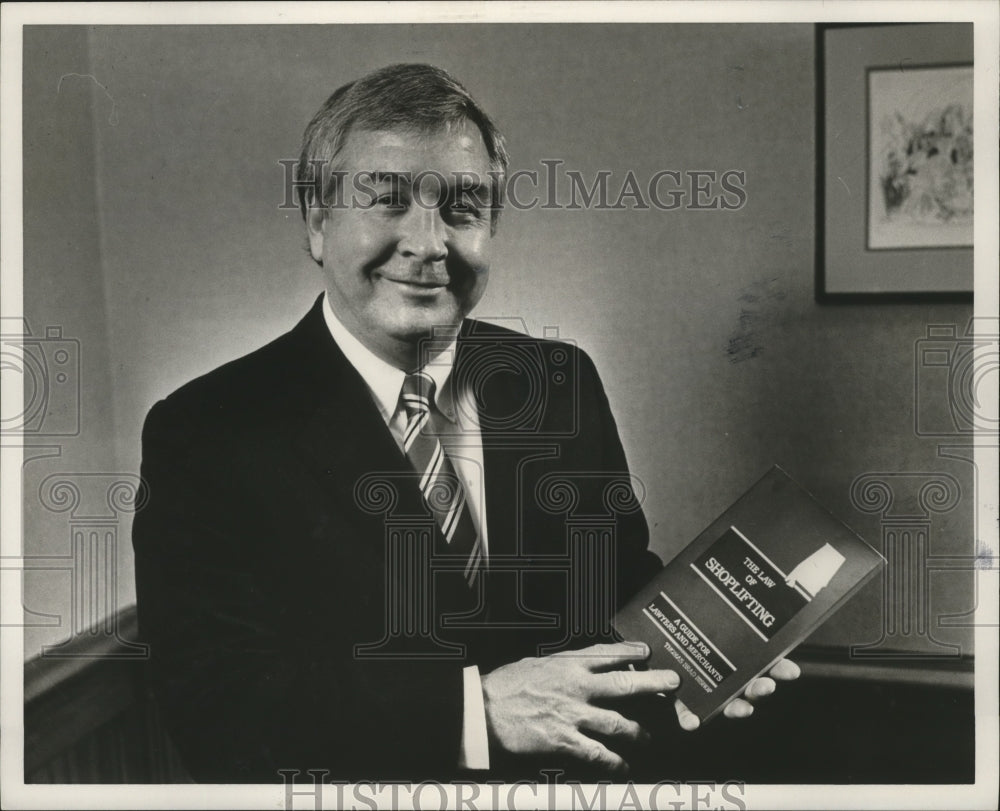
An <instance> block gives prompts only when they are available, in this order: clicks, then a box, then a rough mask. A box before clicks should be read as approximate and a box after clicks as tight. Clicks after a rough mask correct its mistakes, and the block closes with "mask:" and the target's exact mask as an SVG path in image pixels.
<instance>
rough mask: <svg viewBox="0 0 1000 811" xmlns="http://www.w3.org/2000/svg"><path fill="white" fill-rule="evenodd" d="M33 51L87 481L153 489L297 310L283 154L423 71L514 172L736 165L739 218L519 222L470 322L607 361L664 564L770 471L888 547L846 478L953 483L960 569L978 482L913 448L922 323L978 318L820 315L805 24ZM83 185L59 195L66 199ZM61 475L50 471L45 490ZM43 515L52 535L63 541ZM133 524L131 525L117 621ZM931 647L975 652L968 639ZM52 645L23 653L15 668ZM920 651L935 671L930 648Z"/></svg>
mask: <svg viewBox="0 0 1000 811" xmlns="http://www.w3.org/2000/svg"><path fill="white" fill-rule="evenodd" d="M36 36H37V37H38V45H37V48H36V51H35V56H34V57H33V59H32V60H30V61H29V60H26V73H27V74H30V76H29V77H28V78H26V86H27V84H28V83H30V86H31V87H32V89H33V92H32V93H31V94H28V93H26V99H27V98H33V107H32V109H31V111H30V115H29V110H28V109H27V108H26V113H25V115H26V125H25V126H26V133H28V132H32V133H33V132H36V131H37V132H43V133H44V132H48V133H49V134H48V135H46V136H44V137H47V138H48V139H49V140H48V141H46V142H45V143H46V144H47V145H48V146H47V147H46V149H48V150H50V151H51V153H52V165H51V167H50V168H49V170H48V171H47V172H45V171H43V170H42V169H41V168H40V167H39V166H38V164H37V163H31V164H29V163H27V158H26V171H28V172H29V174H28V176H27V177H28V179H29V182H27V183H26V211H27V210H28V208H27V204H28V203H29V202H30V203H31V205H32V208H31V211H33V212H51V211H58V212H60V216H59V224H58V226H57V231H59V232H61V233H65V240H66V241H67V242H68V243H69V244H70V245H71V246H73V247H72V249H71V250H60V248H59V243H57V242H55V241H53V236H52V231H51V229H41V228H36V226H33V227H32V229H29V230H28V233H27V234H26V236H27V241H28V243H29V247H31V248H32V250H33V251H35V253H34V254H33V255H34V257H35V258H34V259H33V260H32V261H31V262H30V263H29V264H28V265H27V266H26V270H25V277H26V285H27V288H26V289H27V292H26V297H27V299H28V302H27V303H26V310H27V311H28V312H30V313H32V317H33V318H34V319H36V320H37V321H38V323H42V322H45V323H50V322H51V323H63V324H65V328H66V330H67V332H71V333H72V334H75V335H78V336H80V337H81V340H84V338H85V339H86V341H85V342H86V348H87V352H88V357H89V358H91V361H90V362H91V363H92V365H91V366H88V367H87V370H88V371H87V377H86V380H85V382H86V384H87V386H86V390H87V392H88V397H89V398H90V399H91V401H96V400H98V399H101V401H102V402H103V404H104V405H103V407H102V408H100V409H96V408H94V409H91V410H89V411H87V421H86V423H85V432H84V435H83V436H82V437H81V439H80V440H79V441H76V442H75V443H73V448H74V453H78V454H79V457H78V458H80V459H85V460H86V461H87V464H88V465H89V466H90V468H92V469H95V470H104V469H119V470H123V471H129V470H131V471H134V470H137V468H138V461H139V456H138V449H139V443H138V437H139V432H140V428H141V424H142V419H143V416H144V413H145V411H146V410H147V409H148V408H149V406H150V405H151V404H152V403H153V402H154V401H155V400H156V399H157V398H159V397H162V396H164V395H165V394H167V393H168V392H169V391H171V390H172V389H174V388H175V387H176V386H178V385H179V384H181V383H183V382H184V381H185V380H187V379H190V378H191V377H193V376H195V375H197V374H200V373H203V372H206V371H208V370H209V369H211V368H213V367H215V366H217V365H218V364H219V363H221V362H223V361H225V360H227V359H230V358H232V357H235V356H237V355H240V354H243V353H245V352H246V351H249V350H250V349H252V348H254V347H256V346H259V345H261V344H263V343H265V342H266V341H268V340H269V339H270V338H271V337H273V336H275V335H276V334H278V333H279V332H280V331H283V330H284V329H286V328H288V327H289V326H291V325H292V324H293V323H294V322H295V321H296V320H297V318H298V317H299V316H300V315H301V314H302V313H303V312H304V311H305V310H306V308H307V307H308V306H309V304H310V303H311V301H312V299H313V298H314V296H315V295H316V293H317V292H318V290H319V289H320V280H319V275H318V273H317V271H316V269H315V267H314V266H313V265H312V263H311V261H309V260H308V258H307V256H306V255H305V253H304V251H303V234H302V226H301V222H300V219H299V215H298V213H297V212H296V211H288V210H283V209H281V208H280V204H281V202H282V200H283V199H284V189H283V175H282V168H281V167H280V165H279V164H278V161H279V160H280V159H282V158H294V157H295V156H296V154H297V151H298V146H299V138H300V136H301V131H302V129H303V127H304V125H305V123H306V122H307V121H308V119H309V117H310V116H311V115H312V113H313V112H314V111H315V109H316V108H317V107H318V106H319V104H321V103H322V101H323V100H324V99H325V98H326V96H327V95H328V94H329V92H331V91H332V90H333V89H334V88H335V87H337V86H339V85H340V84H341V83H343V82H344V81H347V80H348V79H350V78H353V77H356V76H358V75H360V74H362V73H364V72H365V71H367V70H369V69H372V68H374V67H377V66H380V65H382V64H385V63H387V62H390V61H430V62H434V63H436V64H439V65H441V66H442V67H445V68H447V69H449V70H451V71H453V72H454V73H455V75H456V76H458V77H459V78H460V79H461V80H462V81H463V82H464V83H465V84H466V85H467V86H468V87H469V88H470V90H471V91H472V92H473V93H474V94H475V95H476V96H477V97H478V98H479V99H480V101H481V102H482V103H483V104H484V106H485V107H486V108H487V109H489V110H490V111H491V112H492V113H493V114H494V115H495V118H496V119H497V121H498V122H499V123H500V125H501V127H502V128H503V129H504V130H505V132H506V134H507V137H508V140H509V143H510V145H511V152H512V164H513V167H514V168H525V169H536V170H541V169H543V167H542V166H541V165H540V161H541V160H543V159H558V160H562V161H564V166H563V167H562V168H563V169H566V168H569V169H575V170H579V171H581V172H583V174H584V176H585V177H587V178H593V177H594V176H595V175H596V173H597V171H599V170H601V169H608V170H610V171H612V172H613V177H614V178H617V179H618V180H612V182H611V187H612V188H613V189H616V190H617V188H618V185H616V184H620V178H622V177H623V176H624V173H625V172H627V171H628V170H629V169H632V170H634V171H635V173H636V175H637V176H638V177H640V178H648V177H649V176H651V175H652V174H653V173H654V172H656V171H658V170H660V169H673V170H680V171H685V170H692V169H704V170H716V171H717V172H723V171H726V170H730V169H736V170H742V171H744V172H745V173H746V183H745V189H746V195H747V200H746V205H745V206H743V207H742V208H741V209H740V210H738V211H726V212H724V211H691V210H683V209H679V210H676V211H657V210H648V211H593V210H591V211H566V210H532V211H517V210H508V211H506V212H505V214H504V218H503V222H502V224H501V229H500V232H499V234H498V236H497V242H498V244H497V246H496V257H495V260H494V265H493V268H494V269H493V272H492V274H491V282H490V289H489V291H488V293H487V296H486V298H485V299H484V300H483V302H482V303H481V304H480V306H479V309H478V314H480V315H484V316H495V317H502V318H511V317H515V318H521V319H523V321H524V322H525V324H526V326H527V328H528V330H529V331H530V332H532V333H533V334H540V333H541V331H542V329H543V328H544V327H546V326H557V327H558V328H559V331H560V335H561V336H562V337H564V338H567V339H572V340H575V341H577V342H578V343H579V344H580V345H581V346H583V347H584V348H586V349H587V350H588V352H590V354H591V355H592V356H593V358H594V359H595V361H596V363H597V365H598V368H599V369H600V370H601V373H602V376H603V378H604V382H605V385H606V388H607V390H608V392H609V397H610V399H611V403H612V407H613V409H614V411H615V413H616V415H617V418H618V421H619V427H620V430H621V433H622V435H623V439H624V442H625V445H626V450H627V452H628V455H629V459H630V463H631V465H632V468H633V471H634V473H635V474H636V475H637V476H639V477H640V478H641V479H642V480H643V482H644V483H645V485H646V488H647V491H648V500H647V505H646V506H647V514H648V517H649V519H650V523H651V525H652V526H653V528H654V545H655V548H656V550H657V551H658V552H659V553H660V554H661V555H662V556H664V557H669V556H670V555H672V554H673V553H674V552H676V551H677V550H678V549H679V548H680V546H681V545H683V543H685V542H686V541H687V540H689V539H690V538H692V537H693V536H694V535H695V534H696V533H697V532H698V531H699V530H700V529H701V528H703V527H704V526H705V525H706V524H707V523H709V521H710V520H711V519H712V518H714V517H715V516H716V515H717V514H718V513H719V512H720V511H721V510H722V509H723V508H724V507H726V506H727V505H728V504H729V503H730V502H731V501H732V500H733V499H734V498H735V497H736V496H738V495H739V494H740V493H741V492H742V491H743V490H744V489H745V488H746V487H747V486H748V485H749V484H750V483H752V482H753V481H754V480H755V479H756V478H757V477H758V476H759V475H761V474H762V473H763V472H764V471H765V470H766V469H767V468H768V467H769V466H770V465H771V464H772V463H780V464H781V465H783V466H784V467H785V468H786V469H787V470H788V471H789V472H791V473H792V474H793V475H794V476H796V477H797V478H798V479H799V480H800V481H801V482H802V483H803V484H804V485H805V486H807V487H808V488H809V489H811V490H812V491H813V492H814V493H815V494H816V495H817V496H818V497H819V498H820V499H821V500H822V501H824V502H825V503H826V504H827V505H828V506H829V507H830V508H831V509H832V510H833V511H834V512H836V513H838V514H839V515H841V516H842V517H844V518H845V519H846V520H847V521H848V522H849V523H851V524H852V525H853V526H855V528H856V529H857V530H859V531H861V532H862V533H863V534H865V535H866V536H868V537H869V538H870V539H871V540H872V541H873V543H875V544H876V545H878V544H879V542H880V526H879V520H878V516H873V515H868V514H864V513H861V512H859V511H858V510H857V509H855V507H854V506H852V503H851V499H850V493H849V488H850V485H851V482H852V481H853V480H854V478H855V477H856V476H858V475H860V474H863V473H866V472H875V471H885V472H899V471H942V472H947V473H950V474H952V475H954V476H955V477H957V479H958V481H959V482H960V484H961V486H962V488H963V500H962V503H961V505H960V507H959V508H957V509H955V510H953V511H951V512H949V513H947V514H945V515H940V516H936V517H935V518H934V523H933V526H932V537H931V552H932V554H945V553H947V554H963V555H968V554H971V552H972V543H971V538H972V532H973V530H972V527H971V523H972V504H973V501H972V479H971V467H970V466H969V465H967V464H964V463H962V462H953V461H948V460H943V459H941V458H939V457H938V456H937V447H936V444H935V443H934V442H933V441H931V440H928V439H921V438H918V437H916V436H915V434H914V430H913V399H914V394H913V392H914V373H915V372H914V345H915V341H917V340H918V339H920V338H921V337H922V336H923V335H925V333H926V330H927V326H928V325H929V324H942V323H944V324H957V325H958V326H959V329H962V328H964V325H965V323H966V322H967V321H968V319H969V317H970V316H971V306H969V305H963V304H891V305H889V304H864V305H837V306H832V305H820V304H817V303H816V302H815V300H814V250H815V242H814V211H815V209H814V205H815V201H814V197H815V184H814V172H815V161H816V155H815V150H814V126H815V124H814V119H815V106H814V105H815V73H814V62H815V46H814V32H813V27H812V26H810V25H786V26H764V25H761V26H701V25H699V26H674V27H664V26H653V25H647V26H629V25H616V26H605V27H601V26H562V25H559V26H556V25H544V26H543V25H539V26H535V27H528V26H520V25H506V26H492V27H489V28H487V27H476V26H463V25H450V26H437V27H424V26H379V27H356V26H355V27H344V28H328V27H318V26H317V27H298V26H294V27H290V26H289V27H276V28H262V27H251V26H247V27H239V28H235V27H234V28H226V29H209V28H198V27H172V28H156V29H154V28H138V27H137V28H129V29H125V28H115V27H102V28H93V29H90V30H89V31H88V32H87V33H86V46H85V47H83V45H82V44H81V40H80V32H71V33H70V34H66V33H65V32H39V33H38V34H37V35H36ZM64 41H71V42H72V44H73V49H72V50H64V49H62V48H60V47H59V44H60V43H61V42H64ZM38 48H41V49H42V50H41V51H39V50H38ZM67 71H76V72H78V73H81V74H92V75H93V76H94V77H95V79H96V81H98V82H100V84H101V85H103V86H104V87H105V88H106V89H107V94H105V93H103V92H101V91H100V89H99V88H97V87H96V85H92V86H91V88H90V91H89V95H88V96H87V97H86V100H88V104H89V107H87V106H86V105H84V106H85V109H82V110H80V111H78V112H75V113H74V112H73V110H75V109H76V108H75V107H71V106H70V105H79V104H81V101H80V98H79V97H75V98H69V97H66V96H65V90H66V86H65V84H64V88H63V91H64V92H63V94H60V95H56V93H55V87H56V82H57V80H58V77H59V76H60V75H62V73H64V72H67ZM73 87H74V90H75V92H76V93H81V92H84V91H83V88H81V87H80V86H78V85H74V86H73ZM67 108H68V109H69V111H67ZM46 127H49V128H50V129H49V130H46ZM53 127H54V128H56V129H55V130H53V129H51V128H53ZM56 133H58V134H56ZM91 153H93V154H91ZM78 163H82V164H83V165H84V168H81V166H80V165H78ZM87 165H93V166H94V167H95V168H94V169H93V172H94V174H93V176H91V175H86V171H88V170H86V169H85V166H87ZM77 172H84V176H83V177H76V178H75V179H76V180H77V181H78V182H79V184H80V185H79V186H78V187H74V188H72V189H71V190H72V191H73V195H71V196H70V197H69V198H67V195H66V191H67V188H66V184H65V183H63V182H52V183H50V182H48V181H49V180H57V181H58V180H59V179H64V178H66V177H67V173H77ZM42 179H44V181H45V182H42ZM77 193H79V194H80V195H83V196H82V197H80V196H77ZM95 195H96V200H97V202H96V208H97V212H96V219H95V218H94V215H93V214H92V213H91V212H90V207H91V206H92V205H94V202H93V199H92V198H94V197H95ZM31 219H32V220H33V221H34V222H35V223H36V225H37V222H38V220H35V218H34V217H32V218H31ZM942 394H943V393H942ZM74 458H77V457H74ZM65 464H66V458H65V457H64V458H63V459H60V460H58V461H56V460H43V461H40V462H36V463H34V468H33V471H34V472H32V473H31V474H30V475H31V476H35V477H40V476H41V475H42V474H43V473H47V472H49V471H51V470H56V469H60V470H61V469H63V467H65ZM106 466H110V468H108V467H106ZM29 478H30V476H29ZM28 492H30V491H28ZM26 509H27V512H28V515H29V517H31V516H32V515H34V516H36V518H35V523H34V526H35V527H40V526H42V525H43V524H46V525H51V524H52V515H51V514H50V512H46V511H44V510H40V509H39V508H38V507H37V506H34V505H33V504H31V503H29V504H28V505H26ZM62 520H63V522H64V523H65V517H64V516H63V518H62ZM127 524H128V516H127V514H123V516H122V519H121V524H120V532H121V534H120V537H121V538H122V539H124V541H123V543H121V544H120V547H122V548H119V550H118V556H119V564H120V577H121V583H120V592H121V601H122V604H125V603H126V602H128V601H129V599H130V598H131V595H132V591H131V589H132V584H131V579H130V578H131V559H130V553H129V551H128V549H127V546H128V544H127V538H128V534H127V529H128V527H127ZM63 525H64V524H63ZM31 526H32V524H31V523H30V522H29V527H31ZM63 532H65V530H63ZM32 543H33V544H34V543H37V544H38V548H40V549H41V548H43V547H44V548H45V549H53V548H56V547H58V546H59V544H60V543H61V541H60V539H59V537H58V533H57V534H56V535H55V536H53V537H46V538H39V539H38V540H37V541H36V540H35V539H34V538H33V539H32ZM62 543H64V541H63V542H62ZM63 554H65V552H63ZM34 583H35V580H34V579H33V578H32V577H28V578H27V585H28V589H27V597H26V602H28V601H29V600H30V601H31V602H32V605H33V606H34V605H37V606H39V610H49V611H53V612H62V611H65V609H66V602H67V597H66V596H65V595H62V596H61V595H60V594H58V593H56V592H55V591H53V590H52V589H42V588H40V587H38V586H37V585H34ZM930 585H931V589H932V600H931V606H930V608H931V610H932V611H933V612H934V614H935V615H937V614H939V613H949V612H950V613H956V612H962V611H966V610H968V609H970V608H971V607H972V606H973V604H974V597H973V596H972V594H971V591H972V584H971V576H970V575H969V573H968V572H965V573H958V574H955V573H946V574H935V575H933V576H932V578H931V582H930ZM881 601H882V596H881V590H880V588H879V585H878V584H877V583H875V584H872V585H871V586H870V587H868V588H867V589H866V590H865V592H864V593H863V594H862V595H861V596H860V597H859V598H858V599H856V600H855V601H854V602H853V603H852V604H851V605H850V606H849V607H848V608H847V609H845V611H844V612H843V613H842V614H840V615H838V617H837V619H836V620H835V621H834V622H832V623H830V624H829V625H828V626H827V627H825V628H824V629H823V630H821V631H820V633H819V634H818V635H817V637H816V638H815V641H819V642H823V643H828V644H839V645H843V644H847V643H863V642H867V641H874V640H875V639H877V638H878V632H879V625H880V618H881V616H882V609H881ZM933 633H934V635H935V636H936V637H938V638H939V639H942V640H946V641H948V642H951V643H954V644H958V645H960V646H961V648H962V651H963V652H966V653H968V652H969V651H970V645H971V633H970V632H969V631H968V629H938V628H935V629H934V630H933ZM63 635H64V634H63ZM59 637H60V630H59V629H48V630H41V631H38V632H33V633H32V634H29V644H28V649H27V650H26V654H28V655H30V654H32V653H33V652H37V645H38V644H39V643H40V642H41V641H43V640H44V641H53V640H54V639H57V638H59ZM904 641H905V643H906V645H907V646H909V647H914V648H918V649H926V650H931V651H934V650H938V648H937V647H936V645H935V644H934V643H933V642H931V641H930V640H929V638H928V637H927V636H926V634H924V635H914V636H912V637H911V638H910V639H909V640H904Z"/></svg>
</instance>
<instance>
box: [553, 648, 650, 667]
mask: <svg viewBox="0 0 1000 811" xmlns="http://www.w3.org/2000/svg"><path fill="white" fill-rule="evenodd" d="M556 656H560V657H572V658H579V659H580V660H581V661H582V663H583V664H584V665H585V666H586V667H588V668H589V669H590V670H591V671H598V670H610V669H612V668H616V667H621V666H622V665H626V664H628V663H629V662H641V661H643V660H644V659H647V658H648V657H649V646H648V645H647V644H646V643H645V642H618V643H616V644H613V645H612V644H602V645H591V646H590V647H589V648H583V649H582V650H573V651H564V652H563V653H557V654H556Z"/></svg>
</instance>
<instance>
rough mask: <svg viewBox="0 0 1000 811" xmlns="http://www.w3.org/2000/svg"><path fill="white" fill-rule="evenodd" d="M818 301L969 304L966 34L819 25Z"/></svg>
mask: <svg viewBox="0 0 1000 811" xmlns="http://www.w3.org/2000/svg"><path fill="white" fill-rule="evenodd" d="M818 46H819V47H818V49H817V55H818V62H819V64H818V82H817V88H818V95H817V112H818V121H817V159H818V164H819V165H818V172H817V222H816V231H817V293H818V295H819V297H820V298H821V299H824V298H830V299H833V298H838V297H845V296H849V297H855V296H893V297H906V298H910V297H912V298H921V297H927V296H935V297H941V296H948V297H952V298H971V296H972V284H973V266H972V251H973V248H972V235H973V198H974V194H973V192H974V189H973V160H974V155H973V126H974V121H973V81H972V55H973V39H972V25H971V24H964V23H948V24H926V25H852V26H836V27H835V26H821V27H820V28H819V31H818Z"/></svg>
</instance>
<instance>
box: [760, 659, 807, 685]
mask: <svg viewBox="0 0 1000 811" xmlns="http://www.w3.org/2000/svg"><path fill="white" fill-rule="evenodd" d="M768 673H769V675H770V676H771V677H772V678H775V679H777V680H778V681H794V680H795V679H797V678H798V677H799V676H801V675H802V670H801V669H800V668H799V666H798V665H797V664H795V662H793V661H792V660H791V659H780V660H779V661H778V663H777V664H776V665H775V666H774V667H772V668H771V669H770V671H768Z"/></svg>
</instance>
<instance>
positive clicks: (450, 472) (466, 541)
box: [400, 372, 483, 587]
mask: <svg viewBox="0 0 1000 811" xmlns="http://www.w3.org/2000/svg"><path fill="white" fill-rule="evenodd" d="M434 389H435V384H434V379H433V378H432V377H431V376H430V375H428V374H427V373H425V372H417V373H416V374H410V375H407V376H406V378H405V379H404V380H403V390H402V393H401V394H400V400H401V402H402V405H403V408H404V409H405V410H406V431H405V433H404V434H403V453H405V454H406V457H407V458H408V459H409V460H410V463H411V464H412V465H413V467H414V469H415V470H416V471H417V473H419V474H420V492H421V494H422V495H423V497H424V503H425V504H426V505H427V507H428V509H429V510H430V511H431V513H433V515H434V517H435V519H436V520H437V522H438V526H439V527H441V533H442V534H443V535H444V539H445V541H446V542H447V544H448V554H449V555H456V556H461V558H462V559H463V560H465V566H464V567H463V574H464V577H465V581H466V583H468V585H469V586H470V587H471V586H473V585H475V582H476V577H477V575H478V574H479V569H480V568H481V567H482V563H483V547H482V541H481V539H480V537H479V533H478V532H477V531H476V527H475V524H474V523H473V522H472V514H471V513H470V512H469V505H468V504H467V503H466V494H465V488H464V487H463V486H462V483H461V481H460V480H459V478H458V476H457V475H456V474H455V468H454V467H453V466H452V463H451V460H450V459H449V458H448V455H447V454H446V453H445V452H444V448H443V447H442V445H441V442H440V441H439V440H438V438H437V436H436V435H435V433H434V429H433V426H432V424H431V409H432V408H434Z"/></svg>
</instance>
